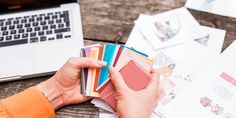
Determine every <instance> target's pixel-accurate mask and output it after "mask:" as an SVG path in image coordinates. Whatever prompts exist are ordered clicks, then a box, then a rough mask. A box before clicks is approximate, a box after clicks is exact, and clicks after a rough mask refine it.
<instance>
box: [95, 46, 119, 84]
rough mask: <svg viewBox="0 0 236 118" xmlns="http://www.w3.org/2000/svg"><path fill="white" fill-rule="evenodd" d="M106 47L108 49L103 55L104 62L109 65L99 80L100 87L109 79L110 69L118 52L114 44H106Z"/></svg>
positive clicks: (103, 70) (101, 73)
mask: <svg viewBox="0 0 236 118" xmlns="http://www.w3.org/2000/svg"><path fill="white" fill-rule="evenodd" d="M104 47H106V49H105V52H104V55H103V61H105V62H107V65H106V66H105V67H103V68H102V69H101V72H100V76H99V80H98V87H100V86H101V85H103V83H104V82H106V80H107V79H108V76H109V73H108V68H109V67H110V66H111V65H112V64H113V60H114V59H113V58H114V52H115V50H116V45H114V44H106V46H104Z"/></svg>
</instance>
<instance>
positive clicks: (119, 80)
mask: <svg viewBox="0 0 236 118" xmlns="http://www.w3.org/2000/svg"><path fill="white" fill-rule="evenodd" d="M108 72H109V75H110V79H111V82H112V84H113V85H114V87H115V89H116V91H117V92H123V91H127V90H128V89H129V87H128V86H127V85H126V83H125V81H124V79H123V77H122V75H121V74H120V72H118V71H117V70H115V69H114V68H113V67H112V66H111V67H109V69H108Z"/></svg>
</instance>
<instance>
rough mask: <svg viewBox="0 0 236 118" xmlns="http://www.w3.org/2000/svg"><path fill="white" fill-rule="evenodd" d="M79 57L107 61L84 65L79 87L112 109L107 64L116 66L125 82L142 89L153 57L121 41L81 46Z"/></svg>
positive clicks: (112, 88)
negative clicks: (101, 66) (97, 65)
mask: <svg viewBox="0 0 236 118" xmlns="http://www.w3.org/2000/svg"><path fill="white" fill-rule="evenodd" d="M81 56H82V57H92V58H94V59H98V60H102V61H105V62H107V65H106V66H105V67H103V68H100V69H99V68H85V69H83V70H82V74H81V85H82V86H81V88H82V93H83V95H85V96H90V97H97V98H100V99H101V100H103V101H105V102H106V103H107V104H108V105H109V106H110V107H111V108H112V109H113V110H114V111H116V103H117V102H116V99H115V92H116V91H115V88H114V86H113V84H112V83H111V81H110V79H109V73H108V68H109V67H110V66H113V67H114V68H115V69H116V70H118V71H119V72H120V73H121V75H122V77H123V79H124V80H125V83H126V84H127V85H128V86H129V87H130V88H131V89H133V90H135V91H138V90H141V89H144V88H145V87H146V85H147V84H148V83H149V81H150V78H149V72H150V70H151V67H152V65H153V62H154V61H153V60H151V59H149V58H147V55H145V54H143V53H141V52H139V51H136V50H134V49H131V48H127V47H125V46H123V45H115V44H104V45H100V44H96V45H91V46H88V47H84V48H82V49H81Z"/></svg>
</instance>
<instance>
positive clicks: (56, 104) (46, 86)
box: [36, 77, 64, 110]
mask: <svg viewBox="0 0 236 118" xmlns="http://www.w3.org/2000/svg"><path fill="white" fill-rule="evenodd" d="M36 88H37V89H38V90H39V91H40V92H41V93H42V94H43V95H44V96H45V97H46V98H47V99H48V101H49V103H51V105H52V106H53V108H54V109H55V110H56V109H58V108H60V107H62V106H63V103H64V102H63V98H62V94H61V93H60V91H59V90H58V88H57V86H56V83H55V79H54V77H52V78H50V79H48V80H47V81H44V82H42V83H40V84H38V85H37V86H36Z"/></svg>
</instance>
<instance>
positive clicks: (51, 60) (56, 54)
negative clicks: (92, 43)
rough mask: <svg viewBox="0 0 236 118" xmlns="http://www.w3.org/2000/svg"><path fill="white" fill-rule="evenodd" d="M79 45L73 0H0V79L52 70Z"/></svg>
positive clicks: (79, 30) (77, 15)
mask: <svg viewBox="0 0 236 118" xmlns="http://www.w3.org/2000/svg"><path fill="white" fill-rule="evenodd" d="M81 47H83V35H82V24H81V15H80V7H79V4H78V3H77V1H76V0H1V1H0V82H3V81H10V80H17V79H25V78H31V77H36V76H42V75H47V74H51V73H54V72H55V71H57V70H58V69H59V68H60V67H61V66H62V65H63V64H64V63H65V62H66V61H67V60H68V59H69V57H72V56H79V50H80V48H81Z"/></svg>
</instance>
